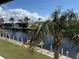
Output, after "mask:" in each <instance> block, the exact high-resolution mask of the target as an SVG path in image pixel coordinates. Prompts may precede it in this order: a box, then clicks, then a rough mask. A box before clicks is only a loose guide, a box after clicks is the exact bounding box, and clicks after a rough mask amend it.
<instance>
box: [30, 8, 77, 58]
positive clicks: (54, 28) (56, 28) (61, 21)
mask: <svg viewBox="0 0 79 59" xmlns="http://www.w3.org/2000/svg"><path fill="white" fill-rule="evenodd" d="M70 13H71V14H70ZM59 15H60V17H59ZM72 15H73V16H72ZM75 16H76V14H75V13H74V12H72V11H71V12H64V13H62V14H61V11H60V10H59V9H58V10H55V11H54V12H53V13H52V14H51V18H52V20H51V21H49V20H48V21H46V22H42V23H41V24H40V25H39V27H37V29H36V30H35V32H34V35H33V37H32V39H31V40H30V44H31V45H32V46H33V45H34V46H35V45H37V44H38V43H39V42H41V41H43V40H45V37H46V35H47V34H49V35H51V36H54V44H53V48H54V59H58V58H59V57H58V55H59V53H58V50H59V47H60V45H61V42H62V35H63V33H64V32H65V33H66V34H69V33H70V32H67V31H69V30H70V31H71V29H73V30H74V28H71V29H70V28H69V26H70V23H71V21H70V20H72V19H73V18H74V20H75V19H77V17H75ZM67 18H68V22H67ZM67 24H69V26H67ZM71 24H72V23H71ZM63 30H64V31H63ZM71 33H73V31H71ZM71 33H70V34H71ZM68 37H69V36H68Z"/></svg>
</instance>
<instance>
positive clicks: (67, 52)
mask: <svg viewBox="0 0 79 59" xmlns="http://www.w3.org/2000/svg"><path fill="white" fill-rule="evenodd" d="M66 54H67V59H68V54H69V51H66Z"/></svg>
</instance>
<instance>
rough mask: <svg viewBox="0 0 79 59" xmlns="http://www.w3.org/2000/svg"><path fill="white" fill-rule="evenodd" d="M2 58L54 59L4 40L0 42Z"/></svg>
mask: <svg viewBox="0 0 79 59" xmlns="http://www.w3.org/2000/svg"><path fill="white" fill-rule="evenodd" d="M0 56H3V57H4V58H5V59H52V58H49V57H48V56H45V55H42V54H39V53H36V52H30V51H29V49H27V48H25V47H22V46H19V45H16V44H13V43H10V42H7V41H4V40H0Z"/></svg>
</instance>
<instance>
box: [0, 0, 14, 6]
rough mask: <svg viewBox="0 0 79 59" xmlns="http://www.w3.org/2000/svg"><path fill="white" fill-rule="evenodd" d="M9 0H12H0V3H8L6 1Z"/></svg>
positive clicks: (8, 0)
mask: <svg viewBox="0 0 79 59" xmlns="http://www.w3.org/2000/svg"><path fill="white" fill-rule="evenodd" d="M10 1H13V0H0V5H1V4H4V3H8V2H10Z"/></svg>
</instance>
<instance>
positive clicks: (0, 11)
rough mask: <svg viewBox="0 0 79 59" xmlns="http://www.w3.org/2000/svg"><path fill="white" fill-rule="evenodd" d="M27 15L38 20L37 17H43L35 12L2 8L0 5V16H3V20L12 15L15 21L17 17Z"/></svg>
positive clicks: (20, 17) (7, 19) (33, 19)
mask: <svg viewBox="0 0 79 59" xmlns="http://www.w3.org/2000/svg"><path fill="white" fill-rule="evenodd" d="M25 16H26V17H28V18H30V19H31V21H38V18H42V19H44V18H43V17H42V16H40V15H38V13H36V12H33V13H31V12H29V11H27V10H24V9H21V8H20V9H18V8H17V9H3V8H2V7H0V18H4V21H6V22H9V19H10V17H14V18H15V20H16V21H17V20H18V19H23V18H24V17H25Z"/></svg>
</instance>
